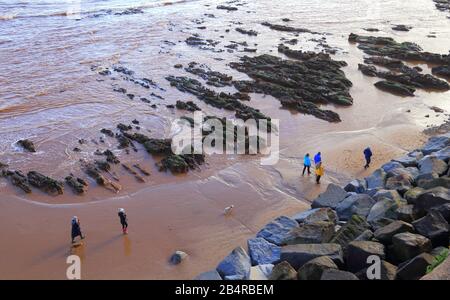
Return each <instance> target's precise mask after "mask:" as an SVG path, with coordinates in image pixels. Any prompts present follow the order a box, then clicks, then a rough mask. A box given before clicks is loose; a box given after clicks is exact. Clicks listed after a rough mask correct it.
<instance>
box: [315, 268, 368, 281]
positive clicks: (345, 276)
mask: <svg viewBox="0 0 450 300" xmlns="http://www.w3.org/2000/svg"><path fill="white" fill-rule="evenodd" d="M320 280H359V279H358V277H356V276H355V274H353V273H350V272H346V271H340V270H335V269H327V270H325V271H323V273H322V277H321V278H320Z"/></svg>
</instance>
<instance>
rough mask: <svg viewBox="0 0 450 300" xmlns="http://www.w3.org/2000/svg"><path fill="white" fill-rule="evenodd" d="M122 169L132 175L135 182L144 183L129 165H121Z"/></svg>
mask: <svg viewBox="0 0 450 300" xmlns="http://www.w3.org/2000/svg"><path fill="white" fill-rule="evenodd" d="M122 167H123V168H124V169H125V170H126V171H127V172H128V173H130V174H131V175H134V178H136V180H137V181H140V182H145V179H144V178H143V177H142V176H141V175H139V174H138V173H137V172H136V171H135V170H133V169H132V168H131V167H130V166H129V165H127V164H124V163H122Z"/></svg>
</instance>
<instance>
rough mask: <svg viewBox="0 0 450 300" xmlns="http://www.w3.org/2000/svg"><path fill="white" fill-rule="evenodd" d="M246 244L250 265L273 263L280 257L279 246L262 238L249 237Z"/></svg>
mask: <svg viewBox="0 0 450 300" xmlns="http://www.w3.org/2000/svg"><path fill="white" fill-rule="evenodd" d="M247 245H248V252H249V255H250V259H251V262H252V265H265V264H273V263H274V262H276V261H278V260H279V259H280V254H281V247H280V246H277V245H275V244H272V243H270V242H268V241H266V240H265V239H263V238H258V237H257V238H253V239H249V240H248V241H247Z"/></svg>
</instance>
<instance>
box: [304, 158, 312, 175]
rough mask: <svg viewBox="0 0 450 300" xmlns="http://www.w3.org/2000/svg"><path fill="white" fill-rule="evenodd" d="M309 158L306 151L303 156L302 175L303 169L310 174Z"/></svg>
mask: <svg viewBox="0 0 450 300" xmlns="http://www.w3.org/2000/svg"><path fill="white" fill-rule="evenodd" d="M310 168H311V158H310V157H309V153H306V155H305V157H304V158H303V172H302V176H303V175H305V171H306V170H308V175H311V170H310Z"/></svg>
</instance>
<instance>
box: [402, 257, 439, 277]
mask: <svg viewBox="0 0 450 300" xmlns="http://www.w3.org/2000/svg"><path fill="white" fill-rule="evenodd" d="M433 259H434V258H433V256H431V255H430V254H428V253H422V254H419V255H417V256H416V257H414V258H412V259H411V260H409V261H408V262H406V263H405V264H403V265H402V267H401V268H399V269H398V271H397V277H396V278H397V279H401V280H418V279H420V278H421V277H422V276H423V275H425V274H426V271H427V267H428V266H429V265H430V264H431V263H432V262H433Z"/></svg>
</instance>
